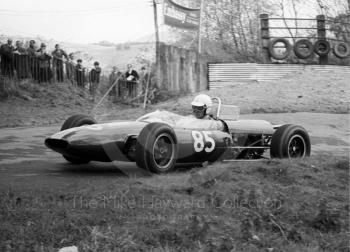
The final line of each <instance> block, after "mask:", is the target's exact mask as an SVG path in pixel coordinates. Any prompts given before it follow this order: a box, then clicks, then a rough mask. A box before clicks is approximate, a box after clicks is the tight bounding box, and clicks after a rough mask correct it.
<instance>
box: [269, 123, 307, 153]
mask: <svg viewBox="0 0 350 252" xmlns="http://www.w3.org/2000/svg"><path fill="white" fill-rule="evenodd" d="M310 152H311V144H310V137H309V134H308V133H307V131H306V130H305V129H304V128H303V127H301V126H299V125H293V124H286V125H283V126H281V127H279V128H278V129H277V130H276V132H275V133H274V134H273V135H272V139H271V148H270V155H271V157H272V158H303V157H307V156H310Z"/></svg>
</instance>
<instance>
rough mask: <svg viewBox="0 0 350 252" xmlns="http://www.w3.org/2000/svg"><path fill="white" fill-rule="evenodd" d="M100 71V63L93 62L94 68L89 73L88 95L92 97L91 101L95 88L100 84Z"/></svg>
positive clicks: (93, 97)
mask: <svg viewBox="0 0 350 252" xmlns="http://www.w3.org/2000/svg"><path fill="white" fill-rule="evenodd" d="M101 71H102V69H101V67H100V63H98V62H97V61H95V62H94V68H93V69H92V70H91V71H90V95H91V96H92V101H95V96H96V91H97V87H98V84H99V83H100V74H101Z"/></svg>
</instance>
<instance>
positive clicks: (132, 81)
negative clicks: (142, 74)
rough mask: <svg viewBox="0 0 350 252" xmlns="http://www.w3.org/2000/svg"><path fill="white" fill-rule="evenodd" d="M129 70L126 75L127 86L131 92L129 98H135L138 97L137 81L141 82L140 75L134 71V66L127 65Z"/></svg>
mask: <svg viewBox="0 0 350 252" xmlns="http://www.w3.org/2000/svg"><path fill="white" fill-rule="evenodd" d="M127 68H128V70H127V71H126V73H125V78H126V86H127V89H128V91H129V97H130V98H134V97H136V96H137V87H136V84H137V81H138V80H139V75H138V73H137V72H136V71H135V70H134V69H133V66H132V64H128V65H127Z"/></svg>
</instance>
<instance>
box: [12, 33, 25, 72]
mask: <svg viewBox="0 0 350 252" xmlns="http://www.w3.org/2000/svg"><path fill="white" fill-rule="evenodd" d="M13 61H14V69H15V70H16V75H17V78H18V79H25V78H28V75H29V74H28V73H29V58H28V52H27V50H26V49H25V48H24V47H23V42H22V41H20V40H17V41H16V48H15V50H14V56H13Z"/></svg>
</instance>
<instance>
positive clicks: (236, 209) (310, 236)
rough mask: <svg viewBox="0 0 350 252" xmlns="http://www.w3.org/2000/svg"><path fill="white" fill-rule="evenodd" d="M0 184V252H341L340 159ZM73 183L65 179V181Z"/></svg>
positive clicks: (345, 233)
mask: <svg viewBox="0 0 350 252" xmlns="http://www.w3.org/2000/svg"><path fill="white" fill-rule="evenodd" d="M112 176H113V175H112V174H111V177H108V179H106V178H101V177H99V176H98V175H97V176H95V177H91V176H90V177H88V179H87V177H86V176H84V167H83V166H82V167H81V170H80V171H79V174H78V176H75V177H74V179H67V178H60V177H59V176H58V177H54V178H53V177H51V178H48V179H47V180H43V179H41V180H35V177H32V178H33V179H31V177H29V179H28V178H24V179H23V181H22V182H21V181H19V182H18V183H11V184H6V183H2V184H1V185H0V223H1V225H0V233H1V236H0V244H1V245H0V250H1V251H25V250H28V251H29V250H34V251H56V250H57V248H61V247H64V246H71V245H76V246H77V247H78V248H79V251H298V252H299V251H349V249H350V246H349V159H348V158H345V157H344V158H341V157H340V158H339V157H338V158H334V157H331V156H315V157H311V158H309V159H304V160H293V161H290V160H262V161H257V162H234V163H226V164H223V163H215V164H213V165H209V166H207V167H206V168H201V169H193V170H190V171H179V172H177V173H173V174H170V175H159V176H156V175H155V176H152V177H138V178H128V177H123V176H121V177H120V176H117V175H115V176H114V177H112ZM72 177H73V176H72Z"/></svg>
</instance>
